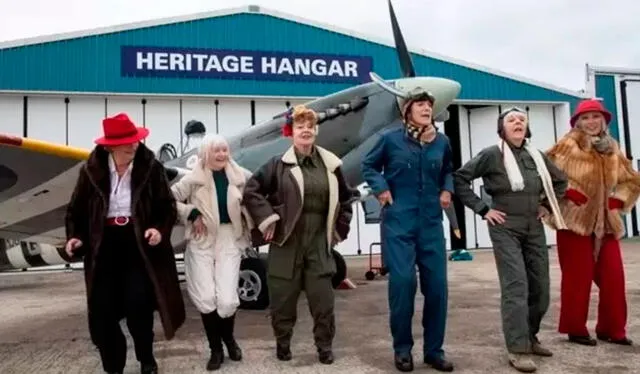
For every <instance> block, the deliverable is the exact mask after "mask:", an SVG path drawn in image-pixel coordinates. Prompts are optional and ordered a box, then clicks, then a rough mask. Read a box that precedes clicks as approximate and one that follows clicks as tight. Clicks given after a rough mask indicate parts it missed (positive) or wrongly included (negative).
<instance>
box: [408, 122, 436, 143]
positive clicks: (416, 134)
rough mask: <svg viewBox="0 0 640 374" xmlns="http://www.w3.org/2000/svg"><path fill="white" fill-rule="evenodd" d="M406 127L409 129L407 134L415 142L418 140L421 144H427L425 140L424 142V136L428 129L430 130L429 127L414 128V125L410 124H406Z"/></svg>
mask: <svg viewBox="0 0 640 374" xmlns="http://www.w3.org/2000/svg"><path fill="white" fill-rule="evenodd" d="M431 126H433V125H431ZM405 127H406V129H407V134H409V136H410V137H412V138H414V139H415V140H417V141H418V142H420V144H425V143H426V142H425V141H424V140H422V134H424V132H425V131H427V129H428V128H429V127H428V126H422V127H418V126H414V125H412V124H410V123H406V124H405ZM434 127H435V126H434ZM436 131H437V130H436Z"/></svg>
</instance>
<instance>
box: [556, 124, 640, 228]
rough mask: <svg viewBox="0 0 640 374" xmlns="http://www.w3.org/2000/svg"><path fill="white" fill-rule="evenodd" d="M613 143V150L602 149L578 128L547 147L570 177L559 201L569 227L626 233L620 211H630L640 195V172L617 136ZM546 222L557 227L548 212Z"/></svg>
mask: <svg viewBox="0 0 640 374" xmlns="http://www.w3.org/2000/svg"><path fill="white" fill-rule="evenodd" d="M612 147H613V152H611V153H610V154H602V153H599V152H598V151H596V149H595V148H594V147H593V146H592V144H591V137H590V136H589V135H587V134H586V133H584V132H583V131H582V130H579V129H577V128H574V129H572V130H571V131H570V132H569V133H567V134H566V135H565V136H564V137H563V138H562V139H560V140H559V141H558V143H557V144H556V145H554V146H553V147H552V148H551V149H550V150H549V151H547V156H548V157H549V158H550V159H551V161H553V162H554V163H555V164H556V165H557V166H558V167H559V168H560V169H561V170H563V171H564V172H565V173H566V174H567V177H568V179H569V186H568V188H567V192H566V194H565V197H564V198H563V199H562V200H561V201H560V202H559V203H560V210H561V211H562V215H563V218H564V221H565V223H566V224H567V227H568V229H569V230H571V231H573V232H575V233H576V234H579V235H585V236H587V235H591V234H595V235H596V237H597V238H602V237H604V236H605V235H614V236H615V237H616V238H618V239H619V238H621V237H622V236H624V232H625V229H624V224H623V221H622V218H621V216H620V213H628V212H629V211H630V210H631V208H633V206H634V205H635V203H636V200H637V199H638V196H640V174H639V173H638V172H636V171H635V170H633V168H632V166H631V162H630V161H629V160H628V159H627V158H626V157H625V156H624V155H623V154H622V152H621V151H620V148H619V146H618V143H617V142H615V141H614V140H613V139H612ZM545 223H546V224H547V225H548V226H550V227H552V228H554V229H556V228H555V227H554V220H553V217H551V216H547V218H546V219H545Z"/></svg>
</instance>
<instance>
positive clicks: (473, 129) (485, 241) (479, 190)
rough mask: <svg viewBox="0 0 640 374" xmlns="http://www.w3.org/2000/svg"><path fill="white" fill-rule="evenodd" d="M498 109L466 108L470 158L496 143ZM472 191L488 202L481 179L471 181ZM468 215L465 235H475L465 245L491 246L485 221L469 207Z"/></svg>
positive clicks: (466, 214)
mask: <svg viewBox="0 0 640 374" xmlns="http://www.w3.org/2000/svg"><path fill="white" fill-rule="evenodd" d="M498 110H499V109H498V107H497V106H489V107H484V108H473V109H469V110H468V112H467V118H468V120H469V151H470V156H471V158H473V157H475V156H476V155H477V154H478V152H480V151H481V150H482V149H483V148H486V147H489V146H491V145H494V144H496V143H497V141H498V135H497V134H496V123H497V121H498V115H499V114H500V113H499V112H498ZM466 161H467V160H464V161H463V162H466ZM473 191H474V192H475V193H476V195H478V196H480V197H481V198H482V199H484V200H485V201H486V202H487V203H489V204H490V202H491V197H490V196H488V195H487V194H486V193H485V191H484V187H483V183H482V179H476V180H475V181H473ZM468 215H473V220H472V224H471V225H469V224H467V225H466V228H467V237H469V238H470V239H471V238H473V237H474V236H475V243H469V242H468V243H467V246H471V247H477V248H491V247H492V244H491V239H490V237H489V227H488V226H487V222H486V221H485V220H483V219H482V217H480V216H479V215H477V214H475V213H473V211H471V210H470V209H469V210H467V211H466V213H465V216H468ZM469 234H471V235H469ZM473 234H475V235H473Z"/></svg>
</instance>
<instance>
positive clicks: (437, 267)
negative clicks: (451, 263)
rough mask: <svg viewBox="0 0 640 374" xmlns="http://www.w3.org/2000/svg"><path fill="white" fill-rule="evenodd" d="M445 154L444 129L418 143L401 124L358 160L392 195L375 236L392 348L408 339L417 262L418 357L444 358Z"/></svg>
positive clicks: (374, 183) (399, 350)
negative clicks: (384, 274)
mask: <svg viewBox="0 0 640 374" xmlns="http://www.w3.org/2000/svg"><path fill="white" fill-rule="evenodd" d="M451 158H452V153H451V146H450V143H449V138H448V137H447V136H446V135H444V134H442V133H440V132H438V133H437V135H436V138H435V140H434V141H433V142H432V143H429V144H424V145H421V144H420V142H419V141H418V140H417V139H415V138H413V137H411V136H410V135H409V134H408V133H407V131H406V129H405V128H404V127H402V128H398V129H392V130H388V131H386V132H385V133H383V134H381V136H380V139H379V140H378V142H377V144H376V145H375V146H374V147H373V149H372V150H371V151H370V152H369V153H368V154H367V155H366V156H365V157H364V160H363V162H362V173H363V177H364V179H365V181H366V182H367V184H368V185H369V187H370V188H371V189H372V192H373V193H374V194H375V195H378V194H380V193H381V192H384V191H385V190H389V191H390V192H391V197H392V199H393V204H392V205H386V206H385V207H383V208H382V212H381V218H382V224H381V236H382V242H383V243H382V248H383V253H382V256H383V257H384V262H385V265H386V266H387V268H388V270H389V289H388V293H389V309H390V325H391V334H392V336H393V349H394V351H395V353H396V354H407V353H410V352H411V349H412V348H413V344H414V343H413V336H412V331H411V326H412V319H413V312H414V302H415V295H416V287H417V285H416V283H417V282H416V269H415V266H416V265H417V266H418V270H419V274H420V291H421V292H422V294H423V295H424V305H423V315H422V326H423V329H424V358H425V359H427V358H431V359H437V358H444V351H443V350H442V345H443V342H444V335H445V325H446V317H447V302H448V289H447V256H446V244H445V237H444V230H443V227H442V219H443V211H442V207H441V206H440V193H441V192H442V191H443V190H446V191H449V192H450V193H451V194H452V195H453V191H454V187H453V176H452V172H453V164H452V160H451ZM381 172H382V173H383V174H381Z"/></svg>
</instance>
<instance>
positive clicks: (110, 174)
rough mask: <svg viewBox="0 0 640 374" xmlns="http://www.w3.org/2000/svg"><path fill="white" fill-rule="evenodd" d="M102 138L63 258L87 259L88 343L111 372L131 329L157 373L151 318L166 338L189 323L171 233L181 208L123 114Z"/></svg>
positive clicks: (76, 202)
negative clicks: (156, 315)
mask: <svg viewBox="0 0 640 374" xmlns="http://www.w3.org/2000/svg"><path fill="white" fill-rule="evenodd" d="M102 126H103V130H104V136H103V137H101V138H99V139H97V140H96V141H95V142H96V144H97V146H96V147H95V149H94V150H93V151H92V152H91V154H90V155H89V159H88V160H87V162H86V163H85V164H84V165H83V166H82V168H81V169H80V175H79V177H78V181H77V184H76V187H75V190H74V191H73V194H72V196H71V201H70V202H69V205H68V208H67V215H66V222H65V223H66V234H67V238H68V241H67V245H66V251H67V253H68V254H69V255H70V256H82V257H84V269H85V283H86V288H87V308H88V318H89V332H90V334H91V339H92V341H93V342H94V344H96V346H97V347H98V349H99V351H100V357H101V359H102V366H103V368H104V370H105V371H106V372H108V373H122V372H123V370H124V367H125V363H126V355H127V345H126V341H125V337H124V335H123V333H122V330H121V329H120V324H119V321H120V320H121V319H123V318H126V319H127V326H128V328H129V332H130V333H131V336H132V338H133V342H134V345H135V353H136V358H137V359H138V361H139V362H140V366H141V372H142V373H157V371H158V365H157V363H156V360H155V358H154V355H153V337H154V334H153V318H154V311H155V310H158V312H159V315H160V319H161V321H162V326H163V328H164V333H165V337H166V338H167V339H171V338H173V336H174V334H175V332H176V330H177V329H178V328H179V327H180V326H181V325H182V323H183V322H184V320H185V310H184V302H183V299H182V294H181V292H180V285H179V281H178V273H177V269H176V262H175V257H174V253H173V248H172V245H171V241H170V240H171V238H170V237H171V230H172V228H173V225H174V223H175V222H176V218H177V211H176V202H175V200H174V198H173V194H172V193H171V190H170V189H169V183H168V181H167V177H166V175H165V170H164V167H163V166H162V164H160V162H159V161H157V160H156V158H155V155H154V154H153V152H152V151H151V150H149V149H148V148H147V147H146V146H145V145H144V144H142V143H140V141H141V140H142V139H144V138H146V137H147V136H148V135H149V130H148V129H146V128H141V127H136V126H135V124H134V123H133V122H132V121H131V120H130V119H129V117H128V116H127V115H126V114H118V115H116V116H114V117H110V118H105V119H104V120H103V122H102Z"/></svg>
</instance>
